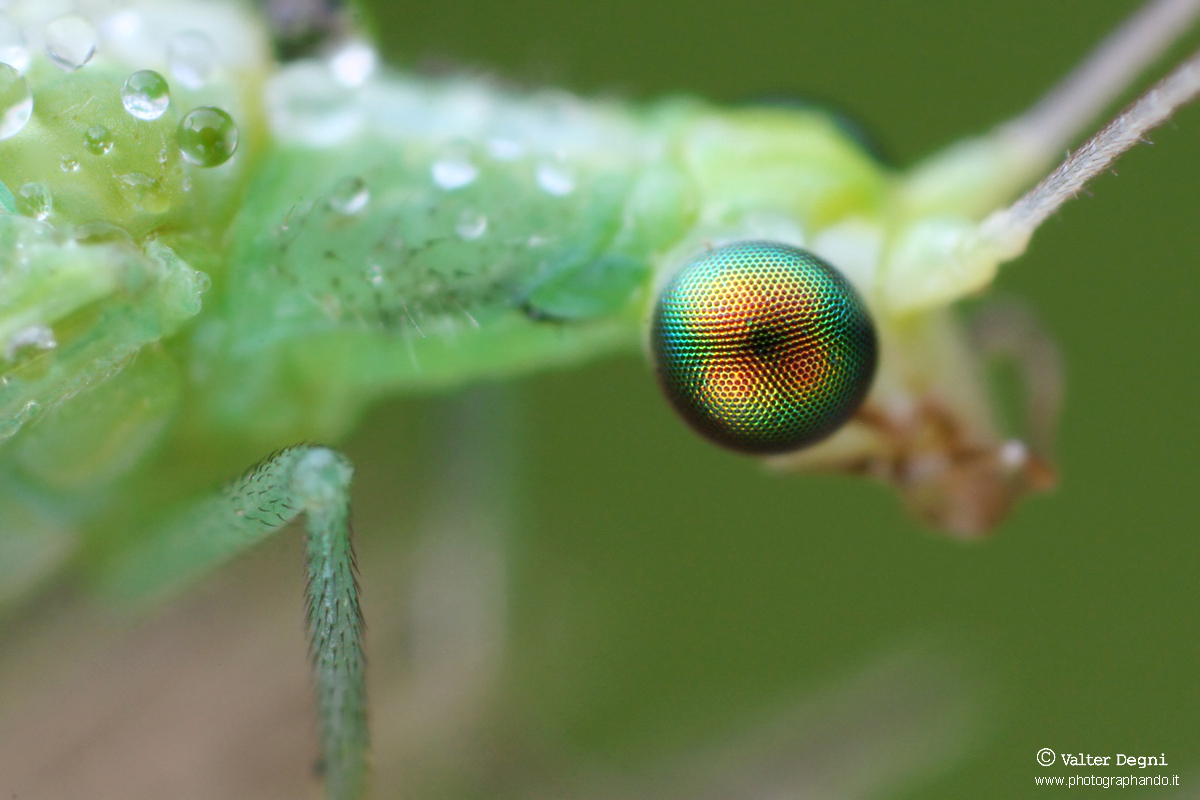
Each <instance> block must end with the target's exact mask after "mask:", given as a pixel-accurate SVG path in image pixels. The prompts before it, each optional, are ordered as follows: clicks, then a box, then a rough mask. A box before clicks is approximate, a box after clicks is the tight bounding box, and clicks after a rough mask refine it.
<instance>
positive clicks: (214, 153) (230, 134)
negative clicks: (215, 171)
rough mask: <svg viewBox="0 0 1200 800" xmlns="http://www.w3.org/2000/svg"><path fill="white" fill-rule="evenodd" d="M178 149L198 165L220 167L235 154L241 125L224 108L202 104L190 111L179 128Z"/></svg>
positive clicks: (177, 135) (177, 136) (177, 133)
mask: <svg viewBox="0 0 1200 800" xmlns="http://www.w3.org/2000/svg"><path fill="white" fill-rule="evenodd" d="M176 140H177V141H178V143H179V152H180V153H182V154H183V157H184V158H186V159H187V160H188V161H189V162H190V163H192V164H195V165H196V166H198V167H217V166H220V165H221V164H224V163H225V162H226V161H228V160H229V159H230V158H232V157H233V154H234V151H236V150H237V146H238V129H237V125H235V124H234V122H233V117H231V116H229V114H228V113H226V112H225V111H224V110H223V109H220V108H214V107H213V106H201V107H200V108H196V109H193V110H191V111H189V112H188V114H187V116H186V117H184V118H183V121H182V122H180V123H179V130H178V131H177V132H176Z"/></svg>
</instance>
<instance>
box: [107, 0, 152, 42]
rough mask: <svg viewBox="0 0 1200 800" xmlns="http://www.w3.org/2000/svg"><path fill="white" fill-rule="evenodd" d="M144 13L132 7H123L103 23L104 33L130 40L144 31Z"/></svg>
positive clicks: (118, 38)
mask: <svg viewBox="0 0 1200 800" xmlns="http://www.w3.org/2000/svg"><path fill="white" fill-rule="evenodd" d="M142 23H143V20H142V15H141V14H139V13H138V12H136V11H134V10H133V9H132V8H126V9H122V10H121V11H118V12H117V13H115V14H113V15H112V16H111V17H109V18H108V19H106V20H104V22H103V23H101V27H102V28H103V30H104V35H105V36H106V37H108V38H112V39H117V40H119V41H126V42H127V41H129V40H131V39H133V38H134V37H135V36H137V35H139V34H140V33H141V32H142V27H143V25H142Z"/></svg>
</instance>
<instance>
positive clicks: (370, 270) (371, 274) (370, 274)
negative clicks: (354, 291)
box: [367, 263, 383, 286]
mask: <svg viewBox="0 0 1200 800" xmlns="http://www.w3.org/2000/svg"><path fill="white" fill-rule="evenodd" d="M367 282H368V283H370V284H371V285H372V286H382V285H383V267H381V266H379V265H378V264H374V263H372V264H368V265H367Z"/></svg>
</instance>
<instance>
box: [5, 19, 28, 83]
mask: <svg viewBox="0 0 1200 800" xmlns="http://www.w3.org/2000/svg"><path fill="white" fill-rule="evenodd" d="M0 63H3V64H8V65H9V66H11V67H13V68H14V69H16V70H17V71H18V72H24V71H25V70H26V69H28V68H29V46H28V45H27V44H26V42H25V34H23V33H21V28H20V26H18V25H17V24H16V23H15V22H13V21H12V19H11V18H10V17H9V16H8V15H7V14H0Z"/></svg>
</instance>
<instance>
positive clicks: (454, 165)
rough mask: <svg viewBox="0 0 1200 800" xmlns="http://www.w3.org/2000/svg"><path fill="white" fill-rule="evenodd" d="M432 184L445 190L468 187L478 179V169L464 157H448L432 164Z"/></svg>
mask: <svg viewBox="0 0 1200 800" xmlns="http://www.w3.org/2000/svg"><path fill="white" fill-rule="evenodd" d="M431 173H432V175H433V182H434V183H436V184H437V185H438V186H440V187H442V188H443V189H446V190H448V191H449V190H454V189H461V188H462V187H464V186H470V185H471V184H472V183H474V182H475V179H476V178H478V177H479V167H477V166H475V165H474V164H472V163H471V162H470V161H468V160H467V159H466V157H464V156H459V155H450V156H444V157H442V158H439V159H438V160H437V161H435V162H433V168H432V169H431Z"/></svg>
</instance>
